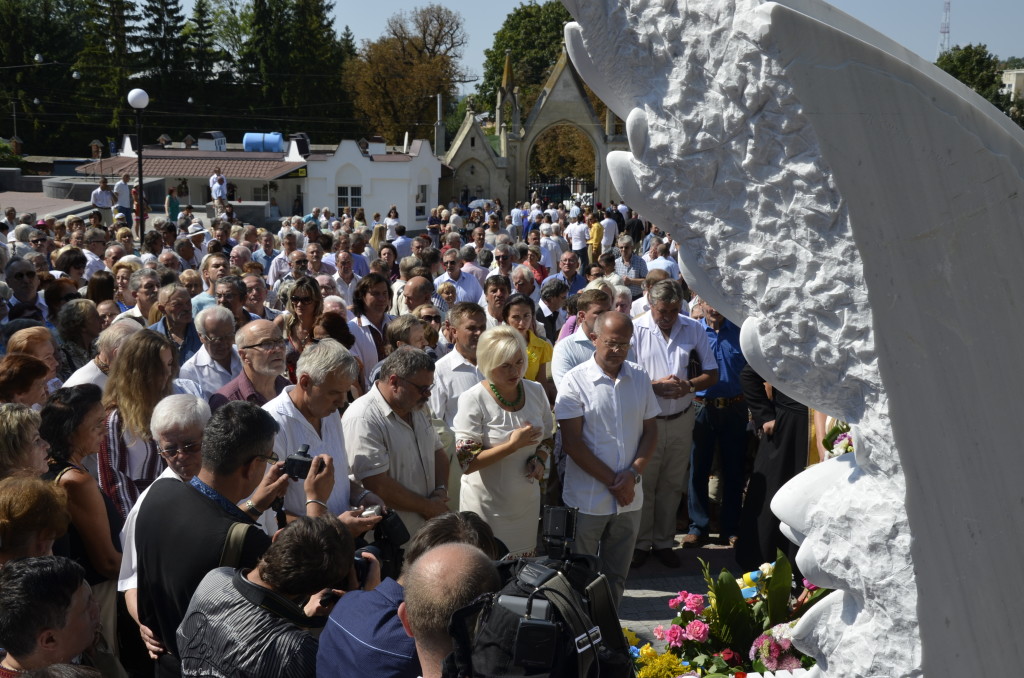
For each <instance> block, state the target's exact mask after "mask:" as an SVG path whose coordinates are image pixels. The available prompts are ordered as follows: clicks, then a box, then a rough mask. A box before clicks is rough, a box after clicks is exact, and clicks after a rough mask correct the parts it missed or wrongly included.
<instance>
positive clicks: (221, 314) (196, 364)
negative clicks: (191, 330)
mask: <svg viewBox="0 0 1024 678" xmlns="http://www.w3.org/2000/svg"><path fill="white" fill-rule="evenodd" d="M196 330H197V331H198V332H199V340H200V341H201V342H203V347H202V348H201V349H199V350H198V351H196V354H195V355H194V356H192V357H191V358H189V359H188V360H186V361H185V364H184V365H182V366H181V375H180V376H181V378H182V379H190V380H192V381H194V382H195V383H197V384H198V385H199V389H200V391H201V392H202V395H203V399H204V400H209V399H210V396H212V395H213V394H214V393H216V392H217V391H219V390H220V389H222V388H224V386H226V385H227V384H228V382H230V381H231V380H232V379H234V378H235V377H237V376H238V373H239V372H241V371H242V360H241V358H239V357H238V350H237V349H235V346H234V340H235V317H234V316H233V315H231V311H229V310H228V309H226V308H224V307H222V306H209V307H207V308H204V309H203V310H202V311H200V312H199V315H197V316H196Z"/></svg>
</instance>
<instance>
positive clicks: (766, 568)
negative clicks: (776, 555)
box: [757, 563, 775, 577]
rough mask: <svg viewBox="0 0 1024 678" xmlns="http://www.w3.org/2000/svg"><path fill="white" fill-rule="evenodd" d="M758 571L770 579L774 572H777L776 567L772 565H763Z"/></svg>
mask: <svg viewBox="0 0 1024 678" xmlns="http://www.w3.org/2000/svg"><path fill="white" fill-rule="evenodd" d="M757 569H759V570H761V574H763V575H764V576H766V577H770V576H772V572H774V571H775V565H774V564H772V563H762V564H761V567H759V568H757Z"/></svg>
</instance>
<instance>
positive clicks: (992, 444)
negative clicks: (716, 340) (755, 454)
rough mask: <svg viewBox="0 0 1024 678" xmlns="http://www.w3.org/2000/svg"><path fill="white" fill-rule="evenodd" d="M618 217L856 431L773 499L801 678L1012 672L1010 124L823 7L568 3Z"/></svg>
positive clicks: (1018, 154) (1017, 227) (784, 378)
mask: <svg viewBox="0 0 1024 678" xmlns="http://www.w3.org/2000/svg"><path fill="white" fill-rule="evenodd" d="M563 2H564V4H565V5H566V7H567V8H568V9H569V11H570V13H572V15H573V17H574V18H575V19H576V23H572V24H569V25H568V26H567V27H566V43H567V45H568V49H569V53H570V56H571V57H572V60H573V62H574V64H575V66H576V68H577V70H578V71H579V73H580V75H581V76H582V77H583V78H584V80H586V82H587V83H588V84H589V85H590V87H591V88H592V89H593V90H594V91H595V92H596V93H597V94H598V95H599V96H600V97H601V98H602V99H603V100H604V101H605V103H606V104H608V106H609V107H610V108H611V109H612V110H613V111H614V112H615V113H616V114H618V115H619V116H621V117H622V118H623V119H625V120H626V121H627V123H626V127H627V132H628V136H629V142H630V149H631V153H627V152H616V153H612V154H610V156H609V161H608V164H609V169H610V172H611V175H612V179H613V181H614V182H615V185H616V187H617V188H618V189H619V191H620V193H621V194H622V195H623V197H624V198H625V200H626V202H627V204H629V205H630V206H631V207H634V208H638V209H639V211H640V212H641V214H643V215H644V216H645V217H646V218H648V219H650V220H652V221H653V222H655V223H657V224H658V225H659V226H663V227H666V228H668V230H670V231H671V232H672V233H673V236H674V237H675V238H676V239H677V240H678V241H679V242H680V243H681V244H682V245H683V247H682V248H681V250H682V251H681V255H680V258H681V263H682V264H683V266H684V271H685V277H686V279H687V281H689V282H691V284H692V286H693V287H694V288H695V289H696V290H697V291H698V292H699V293H700V294H701V296H702V297H704V298H705V299H707V300H708V301H709V302H710V303H711V304H712V305H713V306H714V307H715V308H717V309H719V310H720V311H722V312H723V313H725V315H727V316H728V317H729V318H731V319H732V320H733V321H735V322H737V323H738V324H741V326H742V340H743V347H744V352H745V354H746V356H747V358H748V360H749V362H750V363H751V365H752V366H753V367H754V368H755V369H757V371H758V372H759V373H760V374H761V375H762V376H763V377H764V378H765V379H767V380H768V381H771V382H773V383H775V384H777V385H778V386H779V387H780V388H781V389H782V390H784V391H785V392H786V393H788V394H790V395H792V396H794V397H797V398H799V399H801V400H803V401H804V402H805V403H807V404H808V405H811V406H813V407H816V408H818V409H820V410H822V411H824V412H827V413H829V414H833V415H836V416H839V417H841V418H844V419H846V420H847V421H849V422H851V423H852V424H854V437H855V448H856V452H855V455H856V458H855V459H853V458H844V457H841V458H839V459H836V460H832V461H829V462H825V463H822V464H819V465H817V466H814V467H811V468H810V469H808V471H806V472H804V473H803V474H801V475H800V476H798V477H797V478H795V479H794V480H793V481H792V482H791V483H790V484H789V485H787V486H786V488H784V490H783V491H782V492H781V493H780V494H779V495H778V496H777V497H776V500H775V502H774V503H773V509H774V510H775V511H776V513H777V514H778V515H779V516H780V518H781V519H782V520H783V521H784V523H785V524H786V525H785V526H784V529H785V530H786V531H787V533H788V534H789V535H790V536H791V538H792V539H794V541H797V542H798V543H800V544H801V547H800V552H799V555H798V557H797V562H798V564H799V565H800V568H801V570H802V571H803V572H804V573H805V575H806V576H807V577H808V578H809V579H811V580H812V581H814V582H816V583H818V584H819V585H823V586H826V587H830V588H835V589H837V590H836V592H834V593H833V594H831V595H830V596H829V597H828V598H827V599H826V600H824V601H823V602H822V603H821V604H820V605H819V606H818V607H817V608H816V609H814V610H812V611H811V612H810V613H808V615H806V616H805V618H804V620H803V621H802V623H801V624H800V625H799V627H798V629H797V635H798V638H799V639H798V642H797V644H798V646H799V647H801V649H803V650H804V651H806V652H808V653H810V654H813V655H814V656H815V657H817V658H818V661H819V665H818V667H816V669H815V670H813V671H812V672H811V673H812V674H813V675H827V676H838V677H842V678H847V677H851V676H920V675H924V674H925V673H927V674H928V675H929V676H947V675H948V676H996V675H1016V674H1018V673H1021V672H1022V671H1024V669H1022V668H1021V667H1022V666H1024V661H1022V659H1024V643H1021V642H1019V638H1020V637H1021V632H1022V631H1024V614H1021V612H1020V610H1021V603H1020V602H1018V601H1017V600H1016V596H1015V595H1014V594H1015V592H1016V590H1017V588H1018V587H1017V584H1016V581H1017V577H1016V576H1015V572H1016V570H1017V569H1018V567H1019V565H1020V563H1021V562H1024V539H1022V538H1021V535H1022V533H1024V524H1022V523H1024V490H1022V489H1021V488H1020V485H1021V483H1022V480H1024V450H1022V449H1021V448H1022V447H1024V446H1022V444H1021V438H1022V435H1021V433H1020V427H1019V426H1018V422H1019V421H1020V420H1021V419H1022V414H1021V407H1020V403H1021V398H1020V395H1019V394H1020V393H1021V390H1022V389H1021V388H1020V387H1019V386H1018V383H1020V382H1021V381H1022V378H1024V363H1022V361H1021V360H1020V359H1019V358H1018V357H1017V356H1016V355H1015V354H1013V353H1012V350H1013V349H1012V347H1013V346H1015V345H1017V342H1018V341H1020V339H1021V337H1022V336H1024V320H1022V310H1024V276H1022V275H1021V274H1020V273H1019V272H1018V269H1019V268H1021V267H1020V265H1019V263H1018V262H1019V260H1020V259H1021V256H1022V255H1024V130H1021V129H1020V128H1018V127H1016V126H1015V125H1014V124H1013V123H1011V122H1010V121H1009V119H1007V118H1006V117H1004V116H1003V115H1002V114H1001V113H1000V112H999V111H997V110H996V109H995V108H994V107H992V106H991V105H989V104H988V103H987V102H985V101H984V100H983V99H981V98H980V97H979V96H977V95H976V94H974V93H973V92H972V91H970V90H969V89H967V88H966V87H964V86H963V85H961V84H960V83H959V82H957V81H955V80H954V79H953V78H951V77H949V76H948V75H946V74H945V73H943V72H942V71H940V70H939V69H937V68H936V67H935V66H933V65H932V64H930V63H928V62H926V61H924V60H923V59H921V58H920V57H918V56H916V55H914V54H912V53H911V52H909V51H907V50H906V49H904V48H902V47H900V46H899V45H897V44H896V43H894V42H893V41H891V40H890V39H888V38H886V37H884V36H882V35H881V34H879V33H878V32H876V31H874V30H872V29H871V28H868V27H867V26H864V25H863V24H861V23H859V22H857V21H856V20H855V19H853V18H851V17H849V16H847V15H845V14H843V13H842V12H839V11H838V10H836V9H835V8H833V7H831V6H829V5H826V4H824V3H821V2H816V1H815V0H781V1H780V2H775V3H773V2H759V1H758V0H728V1H727V0H689V1H679V2H666V1H662V0H621V1H615V0H563Z"/></svg>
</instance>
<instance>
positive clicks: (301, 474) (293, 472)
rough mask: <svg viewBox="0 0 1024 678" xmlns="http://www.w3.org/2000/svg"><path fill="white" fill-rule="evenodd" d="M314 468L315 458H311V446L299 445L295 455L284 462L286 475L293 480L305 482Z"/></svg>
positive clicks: (289, 456)
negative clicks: (310, 470)
mask: <svg viewBox="0 0 1024 678" xmlns="http://www.w3.org/2000/svg"><path fill="white" fill-rule="evenodd" d="M312 466H313V457H311V456H309V445H299V449H298V450H297V451H296V452H295V454H291V455H288V458H287V459H285V460H284V472H285V475H287V476H289V477H290V478H291V479H292V480H305V479H306V476H308V475H309V469H310V468H311V467H312Z"/></svg>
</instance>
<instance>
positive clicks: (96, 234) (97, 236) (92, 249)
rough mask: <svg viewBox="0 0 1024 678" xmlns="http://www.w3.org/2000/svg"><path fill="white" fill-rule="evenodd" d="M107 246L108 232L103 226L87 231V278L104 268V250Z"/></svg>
mask: <svg viewBox="0 0 1024 678" xmlns="http://www.w3.org/2000/svg"><path fill="white" fill-rule="evenodd" d="M106 246H107V234H106V233H105V232H104V231H103V229H101V228H90V229H86V231H85V247H83V248H82V253H83V254H85V279H86V280H88V279H89V278H91V277H92V274H93V273H95V272H96V271H102V270H103V251H104V249H105V248H106Z"/></svg>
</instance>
